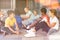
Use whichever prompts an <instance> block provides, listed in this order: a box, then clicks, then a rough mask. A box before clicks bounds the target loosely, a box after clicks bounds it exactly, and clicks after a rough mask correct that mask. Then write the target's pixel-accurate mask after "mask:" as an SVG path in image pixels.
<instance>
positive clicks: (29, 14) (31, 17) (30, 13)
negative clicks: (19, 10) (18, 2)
mask: <svg viewBox="0 0 60 40" xmlns="http://www.w3.org/2000/svg"><path fill="white" fill-rule="evenodd" d="M26 16H30V18H28V19H27V20H29V21H30V20H32V19H33V18H34V15H33V13H32V12H31V11H28V12H27V13H26Z"/></svg>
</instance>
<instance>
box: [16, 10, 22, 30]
mask: <svg viewBox="0 0 60 40" xmlns="http://www.w3.org/2000/svg"><path fill="white" fill-rule="evenodd" d="M15 18H16V22H17V24H18V27H19V29H20V28H22V18H21V17H20V13H19V11H18V10H17V9H16V10H15Z"/></svg>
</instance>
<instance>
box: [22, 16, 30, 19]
mask: <svg viewBox="0 0 60 40" xmlns="http://www.w3.org/2000/svg"><path fill="white" fill-rule="evenodd" d="M30 16H31V15H29V16H26V15H21V18H22V19H28V18H30Z"/></svg>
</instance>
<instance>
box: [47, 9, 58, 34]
mask: <svg viewBox="0 0 60 40" xmlns="http://www.w3.org/2000/svg"><path fill="white" fill-rule="evenodd" d="M56 13H57V12H56V10H55V9H51V10H50V13H49V15H50V24H49V23H47V24H48V26H49V27H50V31H49V32H48V34H49V35H51V34H52V33H55V32H57V31H58V29H59V20H58V18H57V16H56V15H57V14H56Z"/></svg>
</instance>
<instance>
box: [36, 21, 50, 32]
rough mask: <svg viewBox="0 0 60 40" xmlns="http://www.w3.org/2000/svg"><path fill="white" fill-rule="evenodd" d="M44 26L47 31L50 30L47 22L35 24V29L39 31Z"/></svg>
mask: <svg viewBox="0 0 60 40" xmlns="http://www.w3.org/2000/svg"><path fill="white" fill-rule="evenodd" d="M40 28H42V29H43V30H44V31H45V32H48V31H49V29H50V27H49V26H48V25H47V24H46V23H45V22H40V23H37V24H36V25H35V30H36V31H38V30H39V29H40Z"/></svg>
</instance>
